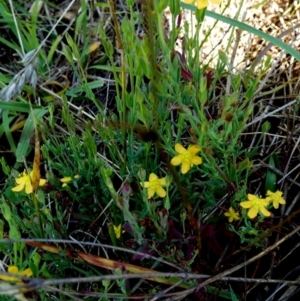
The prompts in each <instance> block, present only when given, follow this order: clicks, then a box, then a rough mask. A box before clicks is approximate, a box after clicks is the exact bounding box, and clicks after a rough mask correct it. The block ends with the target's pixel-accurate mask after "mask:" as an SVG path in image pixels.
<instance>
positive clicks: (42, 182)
mask: <svg viewBox="0 0 300 301" xmlns="http://www.w3.org/2000/svg"><path fill="white" fill-rule="evenodd" d="M46 182H47V180H45V179H40V182H39V186H44V185H45V184H46Z"/></svg>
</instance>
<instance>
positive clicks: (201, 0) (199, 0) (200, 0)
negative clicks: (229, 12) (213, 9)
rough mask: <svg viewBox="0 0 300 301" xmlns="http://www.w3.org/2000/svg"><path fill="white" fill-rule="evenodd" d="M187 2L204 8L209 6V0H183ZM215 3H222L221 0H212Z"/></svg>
mask: <svg viewBox="0 0 300 301" xmlns="http://www.w3.org/2000/svg"><path fill="white" fill-rule="evenodd" d="M183 2H185V3H187V4H195V5H196V6H197V8H198V9H203V8H205V7H207V6H208V0H183ZM210 2H211V3H213V4H220V3H221V0H210Z"/></svg>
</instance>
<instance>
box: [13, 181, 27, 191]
mask: <svg viewBox="0 0 300 301" xmlns="http://www.w3.org/2000/svg"><path fill="white" fill-rule="evenodd" d="M24 187H25V183H23V182H22V183H20V185H17V186H15V187H14V188H12V191H14V192H20V191H22V190H23V189H24Z"/></svg>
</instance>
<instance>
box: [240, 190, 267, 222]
mask: <svg viewBox="0 0 300 301" xmlns="http://www.w3.org/2000/svg"><path fill="white" fill-rule="evenodd" d="M240 205H241V206H242V207H243V208H245V209H249V211H248V217H249V218H254V217H256V216H257V214H258V212H260V213H261V214H262V215H264V216H270V215H271V213H270V212H269V211H268V210H267V209H266V206H268V205H269V200H268V199H261V198H259V197H257V196H256V195H253V194H248V201H245V202H241V204H240Z"/></svg>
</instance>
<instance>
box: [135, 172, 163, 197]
mask: <svg viewBox="0 0 300 301" xmlns="http://www.w3.org/2000/svg"><path fill="white" fill-rule="evenodd" d="M140 184H141V185H142V186H143V187H144V188H147V189H148V199H151V198H152V197H153V196H154V194H155V193H157V194H158V195H159V196H160V197H161V198H164V197H165V196H166V195H167V193H166V191H165V190H164V189H163V188H162V186H166V178H161V179H159V178H158V176H157V175H156V174H154V173H151V174H150V176H149V182H141V183H140Z"/></svg>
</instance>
